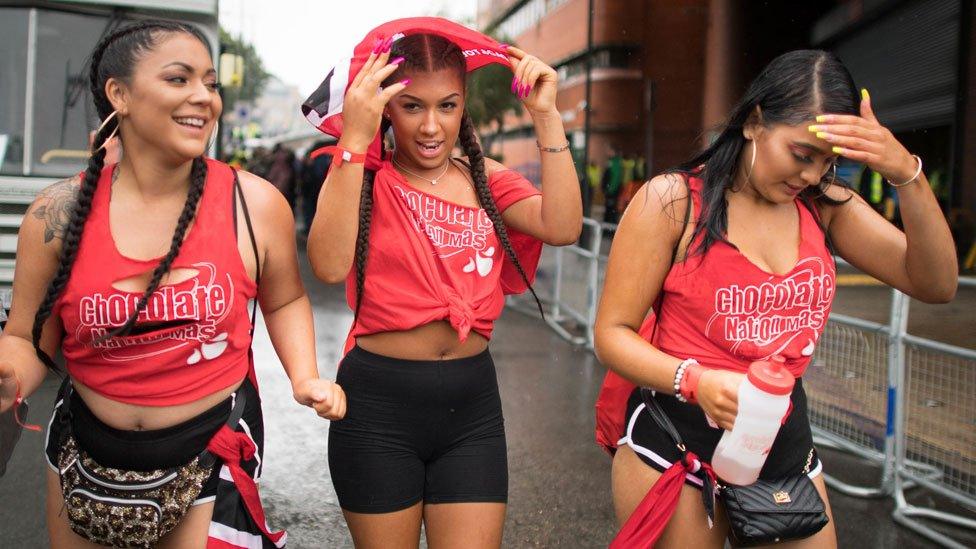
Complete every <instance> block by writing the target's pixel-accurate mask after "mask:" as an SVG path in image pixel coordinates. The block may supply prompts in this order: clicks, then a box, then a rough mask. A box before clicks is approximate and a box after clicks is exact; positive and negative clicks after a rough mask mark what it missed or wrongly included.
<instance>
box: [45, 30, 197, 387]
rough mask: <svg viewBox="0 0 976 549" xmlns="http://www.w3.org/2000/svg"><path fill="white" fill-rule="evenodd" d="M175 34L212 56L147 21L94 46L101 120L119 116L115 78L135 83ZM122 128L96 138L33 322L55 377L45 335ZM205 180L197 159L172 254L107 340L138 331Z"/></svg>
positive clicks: (92, 80)
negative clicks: (152, 54)
mask: <svg viewBox="0 0 976 549" xmlns="http://www.w3.org/2000/svg"><path fill="white" fill-rule="evenodd" d="M173 33H185V34H189V35H190V36H193V37H195V38H197V39H198V40H200V42H201V43H202V44H203V45H204V46H205V47H207V51H210V46H209V44H208V42H207V39H206V38H205V37H204V36H203V34H201V33H200V31H198V30H196V29H195V28H193V27H192V26H190V25H186V24H182V23H174V22H169V21H157V20H147V21H142V22H139V23H136V24H133V25H129V26H126V27H124V28H121V29H119V30H117V31H115V32H113V33H111V34H108V35H107V36H105V37H104V38H102V40H101V41H100V42H99V43H98V45H97V46H95V50H94V51H93V52H92V55H91V60H90V62H89V63H90V67H89V85H90V87H91V94H92V99H93V101H94V103H95V109H96V111H97V112H98V118H99V120H105V119H106V118H107V117H108V116H109V115H110V114H111V113H112V112H113V110H114V109H113V108H112V103H111V102H110V101H109V99H108V96H107V95H106V94H105V83H106V82H107V81H108V80H109V79H110V78H115V79H119V80H123V81H126V80H130V79H131V77H132V72H133V70H134V69H135V66H136V64H137V63H138V62H139V59H140V58H141V57H142V55H144V54H145V53H146V52H149V51H152V49H153V48H155V47H156V45H157V44H158V43H159V41H160V40H161V39H162V38H163V37H164V36H166V35H170V34H173ZM118 125H119V117H118V116H115V117H114V118H113V119H112V120H111V121H109V122H108V123H106V124H105V125H104V126H103V127H102V129H101V131H99V132H98V133H97V134H96V135H95V138H94V142H93V143H92V149H93V151H94V152H93V153H92V155H91V156H90V157H89V158H88V167H87V168H86V169H85V173H84V175H82V177H81V187H80V189H79V190H78V195H77V199H76V201H75V204H74V209H73V210H72V212H71V218H70V220H69V221H68V225H67V227H66V229H65V232H64V242H63V243H62V246H61V256H60V260H59V263H58V269H57V271H56V273H55V275H54V278H53V279H52V280H51V283H50V285H49V286H48V288H47V293H46V294H45V295H44V299H43V300H42V301H41V304H40V306H39V307H38V309H37V314H36V315H35V316H34V326H33V330H32V331H31V336H32V339H33V343H34V349H35V351H36V352H37V356H38V357H39V358H40V359H41V361H42V362H43V363H44V364H45V365H46V366H47V367H48V368H50V369H52V370H55V371H56V370H57V369H58V368H57V365H56V364H55V363H54V361H53V360H51V357H50V356H48V354H47V353H46V352H44V351H43V350H42V349H41V347H40V342H41V333H42V331H43V329H44V322H45V321H46V320H47V319H48V317H50V316H51V311H52V309H53V307H54V304H55V303H56V302H57V300H58V297H59V296H60V295H61V292H62V291H63V290H64V287H65V285H66V284H67V282H68V278H69V277H70V276H71V268H72V266H73V265H74V262H75V259H76V258H77V256H78V245H79V243H80V242H81V233H82V230H83V229H84V226H85V220H87V219H88V214H89V213H91V206H92V198H93V197H94V196H95V188H96V186H97V185H98V179H99V177H100V176H101V173H102V168H103V166H104V163H105V149H104V148H102V145H103V144H104V143H105V141H106V139H107V138H108V136H109V135H110V134H111V133H112V132H113V131H115V130H117V129H118ZM119 138H120V140H121V139H122V138H124V135H121V134H120V136H119ZM206 179H207V164H206V162H205V161H204V159H203V157H198V158H195V159H193V165H192V167H191V169H190V189H189V192H188V193H187V196H186V203H185V204H184V205H183V211H182V213H180V218H179V221H178V222H177V225H176V230H175V231H174V233H173V239H172V241H171V243H170V247H169V252H168V253H167V254H166V256H165V257H164V258H163V259H162V261H160V262H159V265H157V266H156V268H155V270H154V271H153V274H152V278H151V280H150V282H149V286H148V287H147V288H146V291H145V292H144V293H143V295H142V297H141V298H140V299H139V302H138V304H137V305H136V310H135V312H133V313H132V316H130V317H129V318H128V320H126V322H125V323H124V324H122V325H121V326H119V327H117V328H115V329H114V330H112V331H111V332H109V333H108V334H107V335H106V336H104V337H103V338H108V337H116V336H123V335H126V334H128V333H129V332H130V331H131V330H132V328H133V326H135V323H136V319H137V318H138V317H139V313H141V312H142V310H143V309H144V308H145V307H146V303H147V302H148V301H149V297H150V296H151V295H152V294H153V292H155V291H156V289H157V288H158V287H159V284H160V281H161V280H162V278H163V275H165V274H166V273H167V272H169V269H170V266H171V265H172V264H173V261H174V260H175V259H176V256H177V255H178V254H179V252H180V247H181V246H182V245H183V237H184V236H185V235H186V229H187V227H188V226H189V224H190V222H191V221H193V218H194V216H195V215H196V210H197V204H198V203H199V202H200V196H201V195H202V194H203V186H204V182H205V181H206Z"/></svg>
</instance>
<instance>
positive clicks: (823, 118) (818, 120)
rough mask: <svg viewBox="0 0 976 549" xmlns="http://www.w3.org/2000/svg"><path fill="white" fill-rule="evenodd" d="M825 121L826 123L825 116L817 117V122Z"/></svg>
mask: <svg viewBox="0 0 976 549" xmlns="http://www.w3.org/2000/svg"><path fill="white" fill-rule="evenodd" d="M826 121H827V115H826V114H821V115H820V116H818V117H817V122H826Z"/></svg>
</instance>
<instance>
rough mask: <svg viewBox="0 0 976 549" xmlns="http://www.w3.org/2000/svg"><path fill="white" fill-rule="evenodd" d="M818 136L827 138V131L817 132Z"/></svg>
mask: <svg viewBox="0 0 976 549" xmlns="http://www.w3.org/2000/svg"><path fill="white" fill-rule="evenodd" d="M817 137H819V138H820V139H827V132H817Z"/></svg>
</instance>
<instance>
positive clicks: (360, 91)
mask: <svg viewBox="0 0 976 549" xmlns="http://www.w3.org/2000/svg"><path fill="white" fill-rule="evenodd" d="M391 45H392V43H391V42H390V41H389V40H387V41H386V42H383V43H381V44H378V45H377V46H376V48H374V49H373V53H371V54H370V56H369V58H368V59H367V60H366V64H364V65H363V68H362V69H360V71H359V73H357V74H356V77H355V78H354V79H353V81H352V84H349V89H347V90H346V95H345V98H344V99H343V103H342V126H343V128H342V137H341V138H340V139H339V145H340V146H342V147H344V148H347V149H349V150H351V151H352V152H355V153H360V152H365V150H366V148H367V147H368V146H369V144H370V143H372V142H373V139H375V138H376V132H378V131H379V129H380V120H381V119H382V117H383V109H384V108H385V107H386V104H387V103H389V101H390V99H392V98H393V96H394V95H396V94H398V93H400V92H401V91H403V89H404V88H406V87H407V84H409V83H410V80H409V79H405V80H402V81H400V82H397V83H395V84H391V85H389V86H387V87H386V88H383V89H382V90H381V89H380V85H381V84H382V83H383V81H384V80H386V78H387V77H389V76H390V75H391V74H393V72H394V71H396V69H397V65H398V64H399V63H400V62H401V61H403V59H402V58H399V59H394V60H393V61H392V62H389V63H388V62H387V60H388V59H389V58H390V48H391Z"/></svg>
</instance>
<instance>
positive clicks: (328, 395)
mask: <svg viewBox="0 0 976 549" xmlns="http://www.w3.org/2000/svg"><path fill="white" fill-rule="evenodd" d="M293 390H294V393H295V400H297V401H298V403H299V404H302V405H305V406H308V407H309V408H312V409H313V410H315V413H316V414H318V415H319V417H323V418H325V419H331V420H337V419H342V418H343V417H345V415H346V393H345V391H343V390H342V387H340V386H339V385H338V384H336V383H335V382H332V381H329V380H328V379H319V378H309V379H305V380H302V381H299V382H298V384H296V385H295V386H294V388H293Z"/></svg>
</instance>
